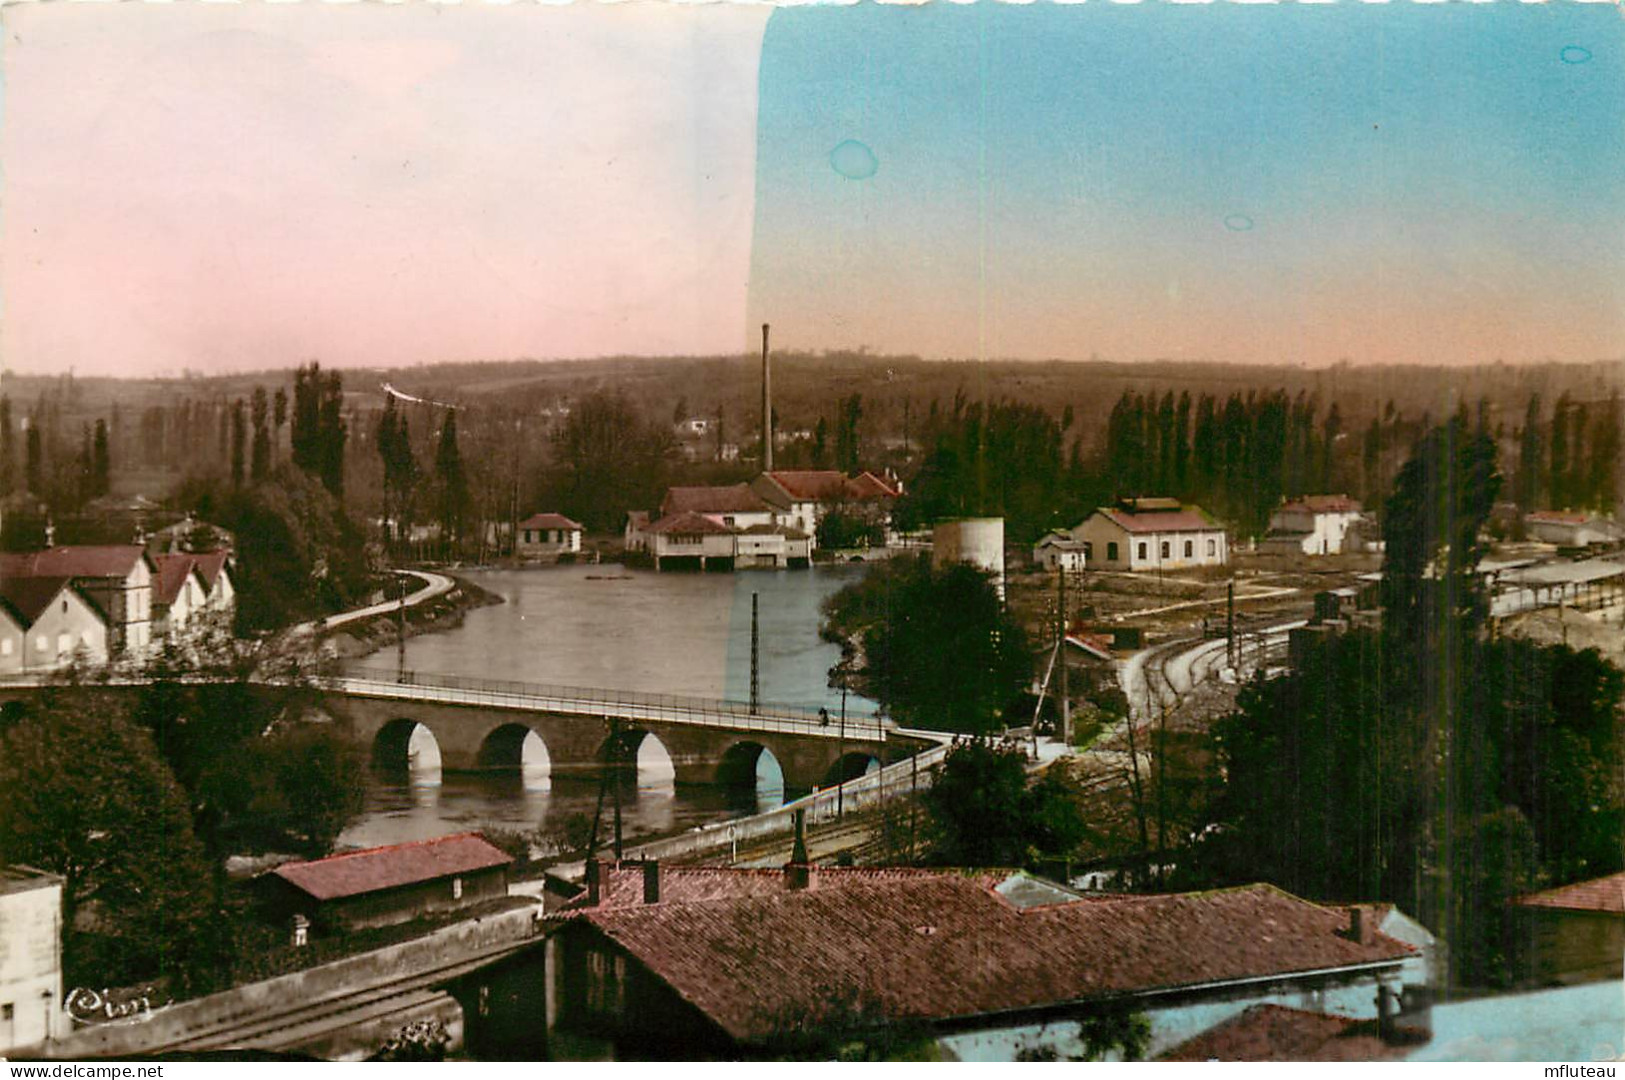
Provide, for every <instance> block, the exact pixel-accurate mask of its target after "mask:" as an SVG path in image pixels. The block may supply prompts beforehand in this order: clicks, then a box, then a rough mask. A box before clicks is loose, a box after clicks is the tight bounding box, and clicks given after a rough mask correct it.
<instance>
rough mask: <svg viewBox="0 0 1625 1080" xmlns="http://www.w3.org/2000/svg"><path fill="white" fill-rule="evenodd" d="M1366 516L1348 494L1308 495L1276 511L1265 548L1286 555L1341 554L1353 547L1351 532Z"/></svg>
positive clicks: (1266, 536)
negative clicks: (1350, 541) (1349, 534)
mask: <svg viewBox="0 0 1625 1080" xmlns="http://www.w3.org/2000/svg"><path fill="white" fill-rule="evenodd" d="M1364 516H1365V514H1364V512H1363V511H1362V510H1361V509H1360V504H1359V502H1358V501H1356V500H1354V499H1351V498H1349V497H1348V496H1347V495H1305V496H1303V497H1302V498H1298V499H1293V500H1291V501H1289V502H1284V503H1282V504H1281V505H1280V506H1278V507H1276V508H1275V512H1274V513H1273V514H1271V515H1270V524H1269V531H1268V532H1267V533H1266V534H1265V536H1264V539H1263V541H1262V542H1261V545H1262V549H1263V550H1265V551H1271V552H1277V553H1280V554H1284V555H1340V554H1342V553H1343V552H1344V551H1345V550H1348V548H1349V545H1348V542H1347V541H1348V533H1349V530H1350V529H1351V528H1353V527H1354V526H1355V524H1356V523H1358V522H1360V521H1361V520H1362V519H1363V518H1364Z"/></svg>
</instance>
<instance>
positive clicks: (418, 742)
mask: <svg viewBox="0 0 1625 1080" xmlns="http://www.w3.org/2000/svg"><path fill="white" fill-rule="evenodd" d="M372 764H373V767H374V768H377V769H382V770H386V771H390V772H405V773H411V774H414V775H427V774H429V773H431V772H432V773H433V774H435V776H436V777H437V778H438V776H439V773H440V742H439V740H437V739H436V738H435V736H434V732H432V731H430V730H429V729H428V727H426V726H425V725H423V724H420V723H419V722H418V721H416V720H413V719H412V718H411V717H407V716H399V717H396V718H395V719H393V720H391V721H389V722H388V723H386V724H385V725H384V726H383V727H381V728H379V729H378V733H377V734H376V735H374V736H373V739H372Z"/></svg>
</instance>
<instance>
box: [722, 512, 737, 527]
mask: <svg viewBox="0 0 1625 1080" xmlns="http://www.w3.org/2000/svg"><path fill="white" fill-rule="evenodd" d="M722 523H723V524H724V525H728V526H730V527H731V526H732V525H733V523H734V516H733V515H732V514H724V515H722Z"/></svg>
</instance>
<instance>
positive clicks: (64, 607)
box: [62, 600, 68, 615]
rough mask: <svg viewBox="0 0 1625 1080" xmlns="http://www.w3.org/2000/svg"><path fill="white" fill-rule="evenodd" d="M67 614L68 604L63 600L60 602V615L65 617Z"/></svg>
mask: <svg viewBox="0 0 1625 1080" xmlns="http://www.w3.org/2000/svg"><path fill="white" fill-rule="evenodd" d="M67 613H68V602H67V601H66V600H64V601H62V614H64V615H66V614H67Z"/></svg>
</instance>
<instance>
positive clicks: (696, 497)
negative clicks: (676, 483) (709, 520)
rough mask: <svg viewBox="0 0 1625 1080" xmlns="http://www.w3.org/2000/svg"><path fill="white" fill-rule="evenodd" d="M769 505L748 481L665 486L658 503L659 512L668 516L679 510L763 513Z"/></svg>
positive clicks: (716, 512) (769, 508)
mask: <svg viewBox="0 0 1625 1080" xmlns="http://www.w3.org/2000/svg"><path fill="white" fill-rule="evenodd" d="M771 509H772V507H770V506H768V505H767V503H766V502H764V501H763V500H762V497H761V496H760V495H758V494H756V492H754V491H752V490H751V489H750V485H749V484H730V485H728V486H727V487H674V488H668V489H667V490H666V497H665V499H663V500H662V501H661V503H660V512H661V514H662V515H665V516H668V517H669V516H670V515H672V514H682V513H695V514H765V513H767V512H768V511H770V510H771Z"/></svg>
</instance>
